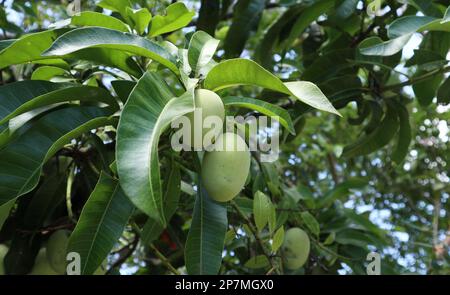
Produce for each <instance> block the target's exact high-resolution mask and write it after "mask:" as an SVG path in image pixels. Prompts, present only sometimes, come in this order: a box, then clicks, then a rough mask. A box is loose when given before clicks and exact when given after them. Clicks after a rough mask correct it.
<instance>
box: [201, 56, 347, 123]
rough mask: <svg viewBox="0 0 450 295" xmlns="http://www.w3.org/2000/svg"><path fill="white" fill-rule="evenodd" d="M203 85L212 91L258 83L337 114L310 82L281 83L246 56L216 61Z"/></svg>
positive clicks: (256, 84)
mask: <svg viewBox="0 0 450 295" xmlns="http://www.w3.org/2000/svg"><path fill="white" fill-rule="evenodd" d="M204 85H205V87H206V88H207V89H211V90H214V91H217V90H220V89H223V88H227V87H232V86H237V85H255V86H260V87H264V88H267V89H270V90H274V91H278V92H281V93H285V94H288V95H290V96H292V97H294V98H296V99H298V100H300V101H301V102H303V103H306V104H308V105H310V106H312V107H314V108H317V109H319V110H323V111H326V112H330V113H333V114H337V115H340V114H339V112H338V111H337V110H336V109H335V108H334V107H333V105H332V104H331V103H330V102H329V101H328V99H327V98H326V97H325V95H324V94H323V93H322V91H320V89H319V88H318V87H317V86H316V85H315V84H314V83H311V82H307V81H295V82H285V83H283V82H282V81H281V80H280V79H279V78H277V77H276V76H274V75H273V74H272V73H270V72H269V71H267V70H265V69H264V68H263V67H261V66H260V65H258V64H257V63H255V62H254V61H251V60H248V59H242V58H236V59H230V60H227V61H224V62H221V63H219V64H217V65H216V66H215V67H213V68H212V69H211V70H210V71H209V73H208V75H207V76H206V79H205V81H204Z"/></svg>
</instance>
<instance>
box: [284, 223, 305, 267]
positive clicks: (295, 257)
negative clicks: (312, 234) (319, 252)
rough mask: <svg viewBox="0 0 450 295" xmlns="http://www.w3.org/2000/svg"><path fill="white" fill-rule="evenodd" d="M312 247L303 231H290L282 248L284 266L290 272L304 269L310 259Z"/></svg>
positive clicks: (294, 229) (295, 228) (291, 229)
mask: <svg viewBox="0 0 450 295" xmlns="http://www.w3.org/2000/svg"><path fill="white" fill-rule="evenodd" d="M310 246H311V245H310V241H309V237H308V235H307V234H306V233H305V232H304V231H303V230H302V229H300V228H298V227H294V228H290V229H288V230H287V231H286V234H285V235H284V241H283V245H282V246H281V252H282V255H283V264H284V266H285V267H286V268H287V269H290V270H296V269H299V268H300V267H302V266H303V265H304V264H305V262H306V260H307V259H308V256H309V250H310Z"/></svg>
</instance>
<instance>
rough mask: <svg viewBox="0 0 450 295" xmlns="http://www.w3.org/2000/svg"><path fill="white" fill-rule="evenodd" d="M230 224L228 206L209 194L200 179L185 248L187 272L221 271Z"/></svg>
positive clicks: (196, 273)
mask: <svg viewBox="0 0 450 295" xmlns="http://www.w3.org/2000/svg"><path fill="white" fill-rule="evenodd" d="M227 227H228V220H227V208H226V206H225V205H224V204H220V203H217V202H215V201H213V200H212V199H211V198H210V197H208V195H207V192H206V191H205V190H204V188H203V187H202V185H201V183H200V184H199V192H198V194H197V198H196V200H195V206H194V213H193V216H192V223H191V228H190V230H189V233H188V236H187V240H186V246H185V252H184V259H185V262H186V268H187V272H188V274H191V275H193V274H195V275H213V274H214V275H215V274H217V273H218V272H219V269H220V266H221V264H222V251H223V247H224V241H225V235H226V233H227Z"/></svg>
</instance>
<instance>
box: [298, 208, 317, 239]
mask: <svg viewBox="0 0 450 295" xmlns="http://www.w3.org/2000/svg"><path fill="white" fill-rule="evenodd" d="M300 216H301V217H302V220H303V222H304V223H305V224H306V226H307V227H308V229H309V230H310V231H311V232H312V233H313V234H314V235H315V236H316V237H318V236H319V233H320V225H319V222H318V221H317V220H316V218H315V217H314V216H312V215H311V213H309V212H308V211H304V212H302V213H301V214H300Z"/></svg>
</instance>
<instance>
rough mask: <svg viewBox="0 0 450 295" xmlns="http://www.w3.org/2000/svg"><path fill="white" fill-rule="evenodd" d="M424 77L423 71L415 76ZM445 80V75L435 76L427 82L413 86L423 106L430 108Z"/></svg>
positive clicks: (423, 81) (426, 80)
mask: <svg viewBox="0 0 450 295" xmlns="http://www.w3.org/2000/svg"><path fill="white" fill-rule="evenodd" d="M420 75H423V71H417V72H416V73H415V76H420ZM443 78H444V75H443V74H436V75H433V76H431V77H429V78H427V79H425V80H422V81H420V82H418V83H415V84H413V86H412V88H413V90H414V94H415V95H416V98H417V100H418V102H419V104H420V105H421V106H424V107H426V106H428V105H430V104H431V103H432V102H433V99H434V98H435V97H436V92H437V89H438V88H439V85H440V84H441V82H442V80H443Z"/></svg>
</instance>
